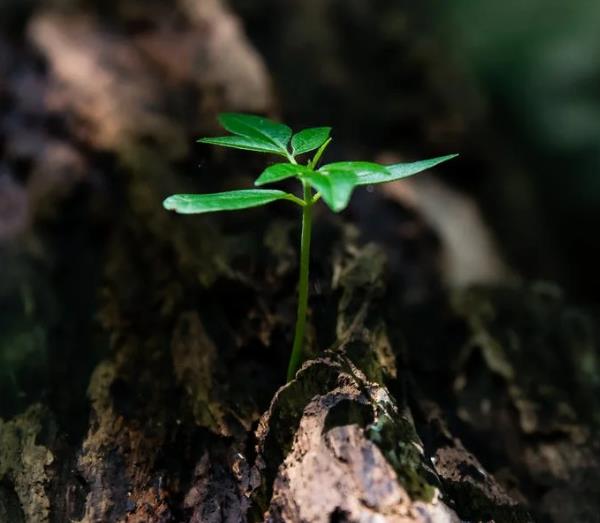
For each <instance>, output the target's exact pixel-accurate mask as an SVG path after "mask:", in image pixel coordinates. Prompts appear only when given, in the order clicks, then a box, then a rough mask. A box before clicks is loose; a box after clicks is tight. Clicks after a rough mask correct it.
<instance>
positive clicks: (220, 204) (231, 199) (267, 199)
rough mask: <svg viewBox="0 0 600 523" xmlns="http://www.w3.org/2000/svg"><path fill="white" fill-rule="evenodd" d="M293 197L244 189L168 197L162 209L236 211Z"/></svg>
mask: <svg viewBox="0 0 600 523" xmlns="http://www.w3.org/2000/svg"><path fill="white" fill-rule="evenodd" d="M293 198H294V196H293V195H291V194H288V193H286V192H283V191H267V190H264V189H245V190H241V191H229V192H221V193H213V194H174V195H173V196H169V197H168V198H167V199H166V200H165V201H164V202H163V207H164V208H165V209H167V210H168V211H175V212H178V213H179V214H200V213H205V212H216V211H237V210H238V209H247V208H248V207H258V206H259V205H266V204H267V203H271V202H274V201H276V200H291V199H293Z"/></svg>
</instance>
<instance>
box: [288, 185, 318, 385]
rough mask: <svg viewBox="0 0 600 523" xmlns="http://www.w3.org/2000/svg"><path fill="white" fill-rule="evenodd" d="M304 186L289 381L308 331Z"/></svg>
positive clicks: (308, 214) (308, 221) (307, 193)
mask: <svg viewBox="0 0 600 523" xmlns="http://www.w3.org/2000/svg"><path fill="white" fill-rule="evenodd" d="M302 186H303V188H304V204H305V205H304V207H302V239H301V241H300V276H299V279H298V312H297V315H296V332H295V334H294V346H293V348H292V355H291V356H290V363H289V366H288V373H287V379H288V381H290V380H292V379H293V378H294V375H295V374H296V371H297V370H298V367H299V366H300V362H301V361H302V348H303V346H304V334H305V331H306V314H307V309H308V267H309V263H310V236H311V228H312V205H313V204H312V191H311V188H310V186H309V185H308V183H306V182H304V181H303V182H302Z"/></svg>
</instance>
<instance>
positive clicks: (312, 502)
mask: <svg viewBox="0 0 600 523" xmlns="http://www.w3.org/2000/svg"><path fill="white" fill-rule="evenodd" d="M136 5H137V4H136V3H135V2H125V3H123V4H122V6H124V7H123V8H122V11H118V12H117V13H111V14H110V15H109V16H108V17H106V16H104V17H102V16H100V15H99V14H94V11H93V10H91V9H89V10H87V11H86V12H85V14H82V11H80V10H78V11H76V12H73V11H72V10H68V11H65V10H64V9H61V10H59V9H58V8H48V9H46V10H42V9H39V10H36V11H35V12H34V14H33V16H32V17H31V18H30V19H29V20H28V22H27V26H26V32H25V35H26V36H25V40H24V41H23V42H20V43H15V42H14V41H10V40H6V41H0V45H1V46H2V50H3V51H5V54H6V55H7V56H8V55H12V56H18V57H19V58H18V62H19V63H18V64H16V63H11V61H10V60H9V61H5V62H2V63H3V67H4V69H5V71H2V77H3V78H4V79H5V80H4V82H3V84H2V86H1V87H2V96H3V97H4V98H6V99H9V100H10V102H11V108H12V109H11V111H8V110H4V109H3V110H2V115H1V118H2V133H3V140H4V143H5V145H4V149H5V152H4V159H3V160H2V170H5V171H6V174H4V175H2V176H3V178H2V180H3V181H2V183H3V184H4V185H3V186H2V187H3V188H2V195H3V196H5V195H7V194H10V201H11V202H12V203H13V205H14V206H18V205H21V207H18V208H15V209H13V210H12V211H11V213H10V215H9V214H8V213H7V214H6V216H7V217H6V218H2V222H1V223H0V234H3V235H4V236H2V242H3V243H2V249H3V250H2V251H1V254H2V256H3V259H4V261H6V265H5V267H6V268H7V269H6V270H7V274H9V272H8V271H9V270H10V271H14V272H11V273H10V274H11V275H14V278H12V281H11V282H9V284H7V286H6V288H5V289H2V295H1V296H2V299H3V300H9V298H10V299H13V298H14V297H15V296H21V294H20V292H21V291H20V289H24V288H25V289H29V290H28V291H27V292H29V293H30V295H31V297H30V301H31V302H32V303H34V305H33V306H32V307H33V308H32V309H31V310H29V312H27V309H26V308H25V307H24V308H23V310H24V311H25V312H23V315H22V317H21V316H19V318H18V320H19V321H23V322H24V323H23V327H22V331H18V330H16V331H15V333H12V331H10V332H9V331H7V334H6V336H5V337H4V339H3V340H2V343H3V347H7V346H8V345H9V344H14V347H21V346H20V345H19V346H18V345H16V340H18V339H23V338H22V337H21V338H19V336H20V335H21V334H22V333H23V332H26V333H27V335H28V336H30V335H31V336H32V333H33V332H37V331H36V329H38V330H41V332H43V333H44V335H43V336H42V337H41V339H43V340H45V341H43V342H40V343H41V345H39V346H38V345H35V344H34V341H31V340H33V337H32V338H31V340H30V338H29V337H28V338H27V340H29V341H28V344H27V347H30V348H31V350H30V351H29V352H23V350H22V349H19V350H20V352H19V353H18V354H19V356H18V358H17V357H16V356H15V358H13V359H12V360H11V362H10V365H12V366H13V367H11V369H13V370H11V376H12V378H14V380H15V381H14V387H13V388H7V389H6V390H5V391H4V392H5V393H6V396H5V397H7V398H8V401H7V403H6V404H3V408H4V411H5V413H6V415H5V416H4V419H3V420H0V521H2V522H4V521H6V522H11V523H12V522H15V523H20V522H32V523H38V522H39V523H46V522H66V521H82V522H104V521H109V522H112V521H114V522H129V523H133V522H139V523H142V522H143V523H152V522H156V523H158V522H175V521H189V522H222V521H223V522H240V521H273V522H276V521H298V522H300V521H303V522H305V521H306V522H327V521H353V522H354V521H356V522H358V521H360V522H367V521H368V522H380V521H389V522H409V521H410V522H423V523H425V522H459V521H463V520H469V521H514V522H526V521H534V520H537V518H538V516H539V515H540V514H543V515H548V514H550V515H551V516H552V518H553V520H554V521H593V520H594V519H593V518H594V516H593V514H594V513H596V514H597V512H594V511H595V510H596V509H597V505H596V504H597V501H593V496H592V491H593V489H594V487H595V486H597V484H598V478H599V474H600V473H599V470H600V469H599V468H598V462H597V455H598V454H597V452H596V451H595V450H597V446H596V445H597V443H596V441H597V440H596V439H595V436H594V431H593V429H592V427H594V423H595V422H596V421H597V414H595V412H598V411H597V409H596V410H594V407H595V406H596V403H597V400H596V397H597V396H596V395H595V394H596V392H597V388H598V386H597V384H595V383H594V382H593V376H594V373H593V371H594V370H596V369H597V367H598V362H597V360H595V359H594V357H595V355H597V352H596V338H595V333H593V329H592V327H591V326H590V325H591V324H590V321H589V319H588V318H587V317H586V316H585V315H584V314H580V313H578V312H574V311H573V310H572V309H570V308H569V307H567V306H566V305H564V304H563V303H562V301H561V298H560V297H559V296H557V295H555V294H553V292H554V291H552V290H551V291H549V290H548V289H542V288H529V287H522V288H504V289H490V288H478V289H470V290H465V291H462V292H455V293H452V295H450V296H448V295H447V294H445V291H441V290H439V288H438V286H437V284H436V283H433V284H432V283H431V282H432V281H434V282H435V280H436V278H437V279H439V274H438V273H436V272H435V271H434V270H433V269H432V267H434V266H435V263H436V256H437V251H436V250H435V249H430V248H429V247H428V246H429V245H430V243H429V242H430V236H429V235H430V234H431V233H430V229H428V228H427V224H426V223H424V222H423V221H422V220H421V219H420V218H419V217H418V216H415V215H409V214H408V213H407V212H406V210H403V211H402V212H404V214H403V215H402V216H400V217H399V218H398V219H399V220H400V221H401V222H403V223H405V224H406V223H407V222H411V223H413V224H414V223H417V224H418V225H420V226H421V229H420V232H419V233H418V234H417V238H416V240H415V239H408V240H407V239H405V240H402V241H399V242H398V244H397V245H396V248H399V249H400V250H404V251H406V252H410V251H411V250H413V251H417V252H418V251H419V249H421V250H422V252H425V254H424V257H425V258H426V260H427V262H426V264H425V266H423V264H422V263H421V258H419V256H417V261H416V262H414V261H413V262H411V261H410V256H408V257H407V258H406V259H405V262H406V263H405V264H402V263H401V264H400V267H401V269H398V268H396V269H394V270H395V271H396V272H393V271H390V267H389V263H390V262H389V256H388V255H387V253H386V251H385V249H384V247H383V246H382V245H380V244H376V243H365V242H364V241H363V239H362V238H360V237H359V235H358V233H357V229H356V227H355V226H354V225H352V224H351V223H350V222H349V221H348V220H346V219H343V218H339V217H331V216H327V215H326V214H325V213H321V214H317V216H316V218H315V220H316V231H315V238H314V240H315V244H314V250H313V252H314V253H315V254H314V256H313V259H312V264H313V265H312V268H311V272H312V274H313V275H314V276H313V278H312V285H311V315H310V317H309V323H310V333H309V347H308V349H307V358H306V360H307V361H305V363H304V365H303V366H302V368H301V369H300V371H299V372H298V373H297V375H296V377H295V379H293V380H292V381H290V382H289V383H287V384H286V383H285V369H286V365H287V359H288V357H289V351H290V349H291V342H292V334H293V324H294V307H295V300H296V292H295V276H296V273H297V265H296V264H297V256H296V254H297V239H298V238H297V236H298V233H299V228H298V223H299V221H298V220H299V216H296V212H295V210H291V209H287V208H284V207H282V206H279V205H278V204H276V205H273V206H272V207H269V208H264V209H257V210H253V211H249V212H248V213H247V214H243V215H231V216H220V215H215V216H210V217H201V218H194V217H192V218H185V217H181V216H174V215H170V214H168V213H167V212H165V211H163V209H162V207H161V201H162V199H163V198H164V197H165V196H168V195H169V194H171V193H174V192H181V191H197V192H209V191H213V190H220V189H226V188H233V187H237V186H243V185H249V184H250V183H251V181H252V180H251V178H249V174H251V173H252V172H255V171H256V169H259V168H260V163H259V162H260V159H259V160H256V159H252V158H250V159H247V157H246V156H242V155H241V154H240V155H237V154H229V153H227V154H225V153H222V152H219V151H212V150H211V151H208V150H205V151H203V152H202V153H198V151H197V150H195V149H192V148H191V146H190V144H191V143H192V139H193V138H194V137H197V136H200V135H202V134H205V133H209V132H213V131H215V129H214V126H215V124H214V122H215V121H216V118H215V117H216V114H217V113H218V112H220V111H222V110H243V111H255V112H261V113H266V114H274V113H275V108H276V101H275V99H274V95H273V92H272V89H271V82H270V79H269V75H268V72H267V68H266V66H265V64H264V63H263V61H262V59H261V57H260V56H259V55H258V54H257V52H256V51H255V50H254V48H253V47H252V46H251V45H250V44H249V42H248V40H247V39H246V37H245V36H244V34H243V32H242V29H241V27H240V25H239V21H238V19H237V18H236V17H235V16H234V15H233V14H232V13H231V12H230V11H229V9H228V8H227V7H225V6H224V5H223V4H222V3H221V2H219V1H217V0H211V1H207V2H194V1H186V0H181V1H180V2H177V4H176V7H175V11H176V14H177V16H169V14H170V13H171V9H172V6H171V7H166V6H162V5H161V4H158V3H157V4H154V3H151V4H150V5H149V6H148V7H147V9H146V7H144V8H143V9H140V8H139V6H138V7H137V8H136ZM40 60H41V61H42V62H43V64H44V66H43V67H40V66H39V62H40ZM32 122H33V123H32ZM198 155H200V156H201V158H202V159H201V160H198V158H197V156H198ZM205 157H206V159H205ZM199 161H200V162H201V164H200V167H199V168H198V162H199ZM17 195H18V196H19V197H17ZM374 197H376V198H379V200H378V202H380V203H382V202H383V199H382V198H381V197H377V196H375V195H374ZM19 202H21V204H19ZM386 205H388V206H393V208H394V209H396V211H394V212H397V209H398V204H397V203H391V202H390V201H388V202H387V204H386ZM9 218H10V220H9ZM24 245H25V246H26V247H23V246H24ZM40 248H41V250H40ZM411 263H412V264H413V265H411ZM427 263H428V264H429V265H427ZM416 265H418V266H419V269H418V270H417V269H415V270H413V272H412V273H411V268H412V269H414V267H415V266H416ZM40 267H41V270H39V271H38V270H37V269H39V268H40ZM423 267H425V269H424V268H423ZM398 270H401V271H404V274H417V276H416V277H412V278H411V277H408V276H407V277H406V278H405V280H404V284H403V285H402V286H399V285H398V282H397V281H395V280H394V279H393V277H392V275H397V271H398ZM419 271H422V272H423V271H425V273H426V274H425V275H423V274H422V272H419ZM7 281H8V280H7ZM400 287H401V288H400ZM436 289H437V290H436ZM419 293H429V294H430V295H433V296H434V298H432V300H431V301H429V302H427V303H426V306H425V308H424V309H419V308H418V307H414V308H411V307H404V306H401V305H399V304H400V303H402V302H404V303H406V302H408V301H409V297H410V296H414V295H418V294H419ZM15 299H16V298H15ZM19 299H20V298H19ZM436 300H438V301H436ZM516 304H520V305H519V306H517V305H516ZM32 311H33V312H32ZM511 311H512V312H511ZM515 311H516V312H515ZM15 322H16V320H15ZM552 322H554V325H555V326H554V327H553V328H547V324H548V323H552ZM16 324H17V323H15V325H16ZM15 328H16V327H15ZM11 333H12V334H11ZM13 334H14V335H13ZM540 339H541V340H543V343H538V341H539V340H540ZM536 343H538V344H537V345H536ZM526 344H532V345H533V346H534V347H535V349H532V350H533V352H531V351H530V352H526V351H524V350H523V346H524V345H526ZM548 346H552V347H554V348H556V350H557V352H554V353H553V358H554V357H556V358H558V355H559V353H560V355H561V357H560V358H558V359H559V360H560V361H558V360H557V359H551V358H550V356H548V354H547V353H546V352H545V351H544V348H545V347H548ZM560 351H562V353H561V352H560ZM3 354H9V353H8V352H4V353H3ZM40 355H43V358H42V359H43V360H44V362H43V363H44V364H45V365H46V366H47V367H45V368H47V371H44V370H40V367H39V363H40V361H39V360H40V357H41V356H40ZM7 358H8V357H7ZM15 362H16V363H15ZM7 365H8V364H7ZM7 368H8V367H7ZM524 368H526V369H527V372H523V369H524ZM561 369H563V370H564V369H570V375H569V376H570V377H576V378H577V380H578V382H577V383H576V384H573V383H572V381H571V380H570V378H569V379H567V378H565V379H564V380H557V376H560V372H561ZM31 375H33V376H34V377H36V380H34V381H35V383H33V384H32V383H29V384H28V383H25V382H21V381H20V380H21V377H22V376H31ZM440 377H441V378H440ZM38 390H39V391H41V392H40V393H38V392H36V391H38ZM19 394H20V395H19ZM19 398H21V399H19ZM19 402H20V403H19ZM8 403H11V405H12V407H10V406H8ZM15 405H17V406H18V407H19V408H16V407H14V406H15ZM584 407H585V408H586V409H587V410H584ZM11 408H12V412H11ZM594 417H595V420H594ZM481 435H484V439H483V440H482V439H481ZM486 438H489V440H487V441H486ZM466 441H470V442H473V443H475V445H476V447H477V449H476V450H477V452H475V453H471V452H469V450H467V448H466V447H467V446H468V444H467V443H466ZM478 452H481V455H482V457H481V458H478ZM484 460H485V461H487V463H488V464H489V465H490V466H492V467H493V468H494V472H495V473H496V474H492V473H491V472H490V471H488V470H486V467H485V466H484V465H483V464H482V462H483V461H484ZM540 489H542V490H543V495H542V496H540V495H539V492H540ZM565 498H567V501H566V502H565V503H563V500H564V499H565ZM575 498H579V499H581V501H580V502H577V503H573V502H572V501H571V500H572V499H575ZM568 518H572V519H568ZM586 518H587V519H586Z"/></svg>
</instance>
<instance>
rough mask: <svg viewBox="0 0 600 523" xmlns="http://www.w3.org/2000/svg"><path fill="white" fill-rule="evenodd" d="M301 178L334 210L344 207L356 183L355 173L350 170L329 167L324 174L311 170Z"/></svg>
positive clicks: (337, 210) (340, 209)
mask: <svg viewBox="0 0 600 523" xmlns="http://www.w3.org/2000/svg"><path fill="white" fill-rule="evenodd" d="M302 179H303V180H306V181H308V183H309V184H310V185H311V187H313V188H314V189H316V190H317V191H319V192H320V193H321V196H322V197H323V200H325V203H326V204H327V205H328V206H329V207H330V209H331V210H332V211H334V212H340V211H342V210H344V209H345V208H346V206H347V205H348V202H349V201H350V196H351V195H352V191H353V190H354V186H355V185H356V181H357V178H356V174H355V173H354V172H352V171H351V170H344V169H337V170H336V169H331V170H329V171H328V172H327V174H324V173H322V172H319V171H312V172H310V173H308V174H306V175H303V176H302Z"/></svg>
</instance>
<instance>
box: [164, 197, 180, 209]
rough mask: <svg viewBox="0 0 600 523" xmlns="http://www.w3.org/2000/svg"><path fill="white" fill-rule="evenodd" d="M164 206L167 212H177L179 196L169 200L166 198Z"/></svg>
mask: <svg viewBox="0 0 600 523" xmlns="http://www.w3.org/2000/svg"><path fill="white" fill-rule="evenodd" d="M162 205H163V207H164V208H165V209H166V210H167V211H175V210H176V208H177V196H176V195H172V196H169V197H168V198H165V199H164V200H163V202H162Z"/></svg>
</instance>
